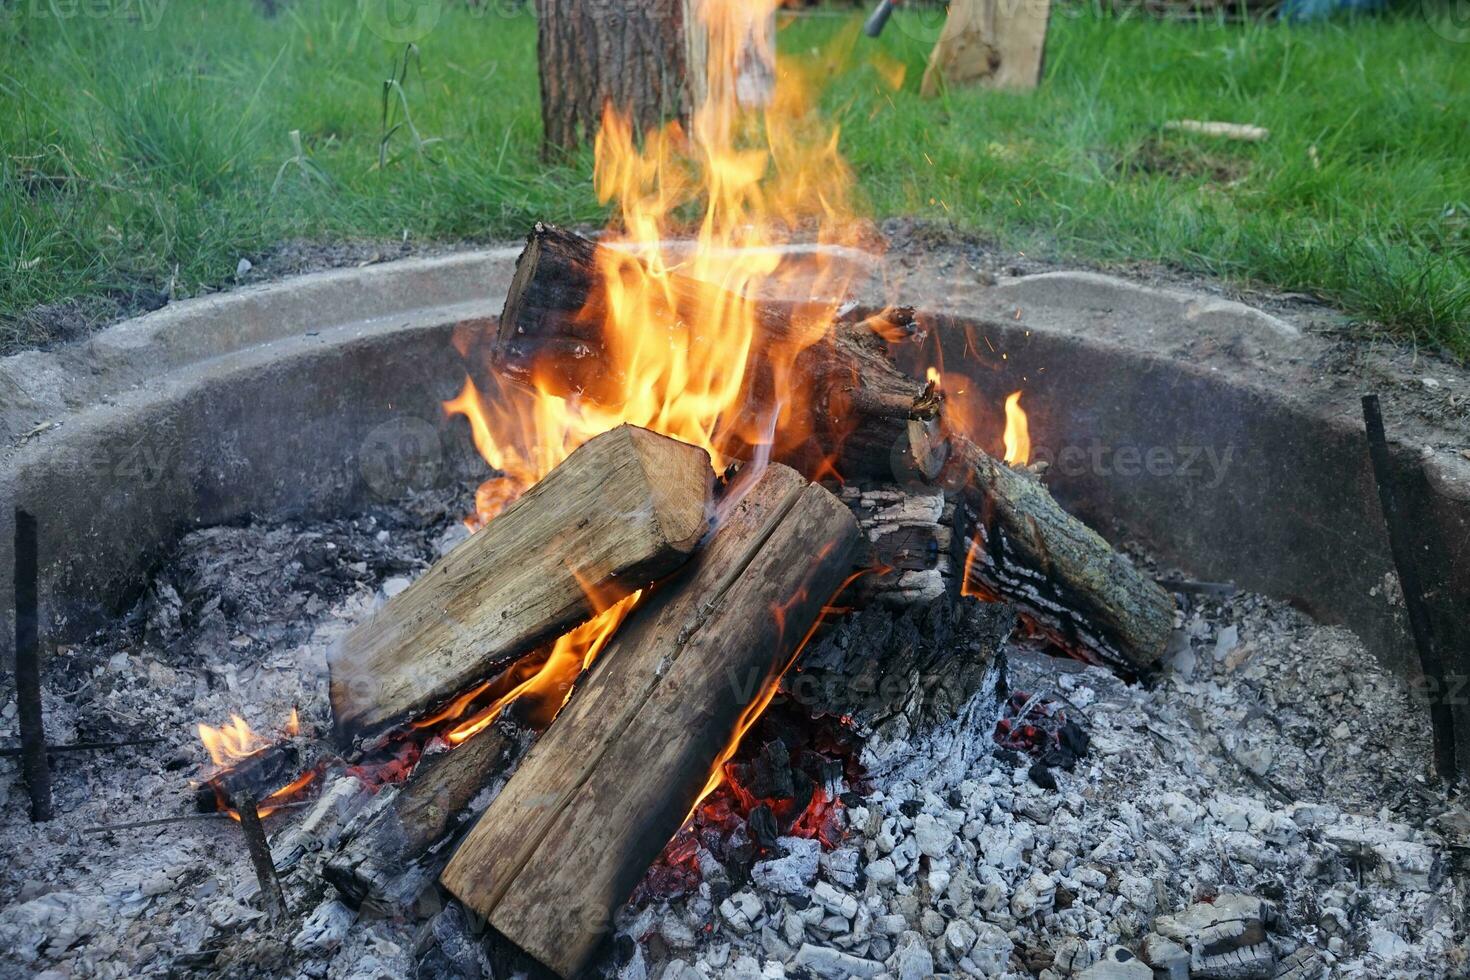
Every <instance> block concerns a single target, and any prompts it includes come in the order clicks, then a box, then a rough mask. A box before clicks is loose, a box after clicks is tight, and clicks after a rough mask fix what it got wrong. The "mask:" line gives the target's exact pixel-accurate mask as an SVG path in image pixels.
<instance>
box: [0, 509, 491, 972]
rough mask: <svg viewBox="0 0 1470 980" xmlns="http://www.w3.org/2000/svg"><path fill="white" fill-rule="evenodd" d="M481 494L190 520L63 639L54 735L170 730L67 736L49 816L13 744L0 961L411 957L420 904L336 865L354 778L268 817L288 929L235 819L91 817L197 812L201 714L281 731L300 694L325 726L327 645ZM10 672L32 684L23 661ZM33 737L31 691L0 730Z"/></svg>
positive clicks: (55, 766)
mask: <svg viewBox="0 0 1470 980" xmlns="http://www.w3.org/2000/svg"><path fill="white" fill-rule="evenodd" d="M467 508H468V504H467V503H466V502H465V501H464V500H463V499H459V495H454V496H453V497H451V496H450V495H447V494H446V495H443V496H442V497H441V496H432V497H429V496H426V497H423V498H420V499H416V500H413V501H410V502H408V503H406V504H404V505H402V506H394V507H383V508H380V509H377V510H375V511H372V512H370V513H367V514H363V515H359V516H357V517H355V518H349V519H343V520H335V521H326V522H320V523H302V522H287V523H281V524H254V525H246V526H241V527H216V528H207V529H203V530H200V531H195V532H192V533H190V534H188V535H186V536H185V537H184V539H183V540H182V541H181V543H180V544H179V545H178V547H177V548H176V549H175V553H174V554H173V555H172V556H171V557H170V558H169V559H168V560H167V561H165V562H164V563H163V565H162V567H161V569H160V571H159V573H158V574H157V575H156V576H155V577H154V580H153V582H152V583H151V585H150V587H149V589H148V590H147V593H146V594H145V595H144V597H143V598H142V599H140V600H139V602H138V603H137V605H136V606H135V607H134V608H133V609H132V610H131V612H130V613H129V614H128V615H127V616H125V617H124V618H123V619H122V620H121V621H120V622H119V624H118V625H117V626H116V627H115V628H114V629H112V630H109V631H106V632H104V633H102V634H99V635H98V636H96V637H94V638H93V639H92V640H90V641H89V642H87V643H83V644H78V645H76V646H72V647H66V648H62V649H59V650H56V651H54V652H53V654H52V656H51V658H50V660H49V662H48V663H47V665H46V668H45V676H44V687H43V702H44V706H45V709H46V728H47V739H48V741H50V742H53V743H64V742H70V741H105V740H113V739H123V738H137V737H145V736H161V737H162V738H163V739H164V741H162V742H160V743H158V744H156V745H143V746H138V747H133V748H124V749H117V750H113V751H108V752H93V753H85V754H83V753H73V754H65V755H56V756H53V762H52V779H53V783H54V798H55V801H56V811H57V814H58V815H57V817H56V819H54V820H52V821H51V822H49V823H45V824H32V823H30V821H29V819H28V818H27V815H26V814H27V803H26V792H25V787H24V785H23V784H22V783H21V780H20V774H19V765H18V763H17V760H15V759H13V758H0V850H3V852H4V853H5V855H6V860H5V861H4V864H3V868H0V903H3V904H0V977H10V976H31V975H37V974H45V973H46V971H51V973H50V975H51V976H55V977H63V976H71V977H133V976H142V975H155V974H156V975H163V974H166V973H169V972H171V971H172V972H173V973H177V974H180V975H203V976H242V975H251V974H255V975H261V976H267V975H268V976H301V977H328V976H332V977H338V976H341V977H348V976H361V977H377V976H383V975H403V974H404V972H405V971H406V972H407V973H412V968H413V965H414V963H415V962H416V960H418V959H421V958H422V953H421V952H420V951H416V949H415V945H414V924H413V923H389V922H367V923H364V922H363V921H361V920H356V921H350V922H349V921H347V915H346V912H347V911H350V910H345V911H344V908H343V907H340V906H339V905H336V904H333V901H332V900H333V898H334V896H333V894H332V892H331V890H330V889H329V888H327V887H326V886H325V885H324V883H323V882H322V879H321V876H320V870H319V863H320V860H321V855H322V851H323V848H324V847H326V846H328V845H329V844H330V842H331V841H332V839H333V838H332V835H333V833H334V832H335V831H336V830H337V829H340V827H339V826H338V824H337V822H336V821H338V820H340V818H341V817H342V816H343V815H345V813H347V812H348V811H349V810H351V809H352V808H353V805H352V801H353V799H354V798H355V797H356V796H357V792H358V789H357V787H356V786H355V785H354V784H355V783H356V780H354V779H352V778H350V777H347V778H343V779H339V780H337V781H335V782H333V783H331V784H330V785H329V786H328V787H326V788H325V789H324V790H323V795H322V796H321V797H319V798H318V799H317V800H315V801H313V804H312V805H310V806H305V807H302V808H301V809H299V810H294V811H287V812H285V813H283V814H279V815H276V816H272V817H269V818H267V821H266V829H267V832H268V833H269V834H270V835H271V837H272V847H273V852H274V855H275V857H276V859H277V861H278V863H279V864H280V866H281V867H282V868H283V884H284V887H285V892H286V898H287V902H288V905H289V906H290V911H291V913H292V914H291V916H290V918H289V921H287V922H286V923H283V924H282V925H281V926H279V927H276V928H274V929H272V928H270V927H269V925H268V923H266V922H265V919H264V916H263V914H262V912H261V909H260V899H259V896H258V894H257V893H258V887H257V885H256V881H255V877H254V873H253V871H252V869H251V865H250V862H249V859H248V856H247V854H246V851H245V847H244V842H243V840H242V838H241V836H240V832H239V830H238V828H237V826H236V825H235V823H234V822H233V821H231V820H228V819H223V818H220V819H197V820H190V821H185V822H177V823H167V824H163V825H160V826H151V827H137V828H132V829H125V830H118V831H113V832H108V833H88V832H86V831H88V830H90V829H92V828H96V827H99V826H101V825H104V824H123V823H132V822H136V821H144V820H150V819H156V818H159V817H170V816H178V815H184V814H189V813H191V811H192V810H193V791H192V788H191V785H190V783H191V780H193V779H194V778H196V777H197V776H198V775H199V774H200V773H201V772H202V771H203V770H204V769H205V768H206V766H207V765H208V762H209V759H208V756H207V754H206V753H205V751H204V748H203V746H202V745H201V744H200V742H199V737H198V735H197V734H196V732H195V725H196V724H197V723H198V722H201V721H203V722H208V723H210V724H215V725H218V724H221V723H223V722H226V721H228V720H229V717H230V715H231V714H232V713H236V712H238V713H240V714H241V715H243V716H244V717H245V719H246V720H247V721H248V722H250V724H251V725H252V726H253V727H254V728H255V730H256V731H257V732H259V733H261V734H262V735H264V736H266V737H270V736H272V735H273V734H274V733H275V732H276V731H277V730H278V728H279V727H280V726H281V725H282V724H283V723H284V722H285V720H286V719H287V717H288V715H289V713H290V711H291V709H292V708H293V707H297V708H299V709H300V713H301V719H302V724H303V727H304V728H305V729H306V730H308V731H311V730H313V729H317V730H322V726H325V725H327V724H329V709H328V704H327V699H326V688H325V673H324V668H325V655H326V651H327V650H328V649H329V648H330V646H331V644H332V643H333V641H334V640H335V639H336V638H337V637H338V636H340V635H341V634H342V633H343V632H345V631H346V629H348V628H349V627H350V626H351V625H352V624H353V623H355V622H357V621H358V620H359V619H361V618H362V617H364V616H366V615H367V614H368V613H369V612H370V611H372V610H373V609H374V608H376V607H377V606H378V605H379V604H381V603H382V602H383V601H385V595H384V589H383V586H384V585H386V584H388V583H390V582H391V581H392V579H393V578H394V577H403V578H407V577H411V576H413V575H416V574H417V573H418V572H420V571H421V570H422V569H424V568H426V567H428V564H429V563H430V562H431V561H432V560H433V559H434V558H436V557H437V556H438V554H439V552H440V549H441V544H446V545H447V544H448V543H450V542H452V541H453V540H457V539H461V538H462V537H463V535H462V534H461V533H460V531H458V530H457V529H458V528H460V527H462V525H459V524H458V520H457V517H458V515H459V514H462V513H465V512H467ZM0 690H4V691H7V692H8V691H11V690H13V687H12V686H11V684H10V682H9V679H8V678H7V679H6V680H5V681H4V683H3V684H0ZM17 738H18V730H17V723H16V706H15V703H14V701H8V702H4V703H0V741H3V742H5V743H7V744H14V742H15V740H16V739H17ZM405 964H406V966H405ZM379 967H381V970H380V969H379ZM400 968H402V969H400ZM384 970H386V971H389V972H388V973H384V972H382V971H384Z"/></svg>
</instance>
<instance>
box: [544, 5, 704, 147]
mask: <svg viewBox="0 0 1470 980" xmlns="http://www.w3.org/2000/svg"><path fill="white" fill-rule="evenodd" d="M687 3H688V0H536V28H537V29H536V39H537V55H538V62H539V66H540V73H541V121H542V126H543V140H544V141H543V144H542V146H543V152H544V155H546V156H548V157H550V156H554V155H556V154H558V153H560V152H565V151H570V150H575V149H576V148H577V147H579V146H581V145H582V144H583V143H584V142H587V143H590V142H591V141H592V137H593V136H594V135H596V133H597V129H598V126H599V124H600V122H601V119H602V110H603V105H604V104H608V105H611V106H612V107H613V108H614V109H616V110H617V111H619V112H622V113H625V114H627V115H628V116H629V118H630V119H631V120H632V123H633V126H634V131H635V132H638V133H642V132H644V131H646V130H648V129H649V128H652V127H656V126H658V125H660V124H661V123H662V122H663V121H664V120H666V119H674V118H679V117H681V116H683V115H684V114H686V113H687V112H688V111H689V107H690V104H691V102H690V96H689V93H688V91H687V88H688V85H687V77H686V76H687V70H688V69H687V66H688V60H687V57H688V46H689V40H688V37H687V36H686V18H685V6H686V4H687Z"/></svg>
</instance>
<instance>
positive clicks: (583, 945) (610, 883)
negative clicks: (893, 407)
mask: <svg viewBox="0 0 1470 980" xmlns="http://www.w3.org/2000/svg"><path fill="white" fill-rule="evenodd" d="M729 493H730V494H732V495H738V496H733V497H732V498H731V500H730V503H733V506H730V505H729V503H727V507H728V513H727V514H726V516H725V519H724V521H723V523H722V524H721V525H720V527H719V528H718V530H717V531H716V532H715V534H714V535H713V537H712V538H711V540H710V541H709V542H708V543H707V544H706V545H705V547H704V548H703V549H702V550H701V552H700V553H699V554H698V555H697V556H696V557H695V558H694V560H693V561H692V562H691V563H690V567H689V568H688V569H686V570H685V572H684V573H682V574H680V575H679V576H678V577H676V578H674V579H672V580H670V581H668V582H666V583H664V584H663V585H661V586H660V587H659V588H657V589H656V590H655V591H654V593H653V595H652V597H651V598H650V599H649V600H648V601H647V602H646V603H645V604H644V605H643V606H642V607H641V608H639V609H638V610H636V611H635V612H634V613H633V614H632V615H631V616H630V617H629V619H628V621H627V622H626V623H625V624H624V625H623V628H622V630H621V631H620V632H619V633H618V634H617V636H616V637H615V638H614V639H613V640H612V642H611V644H610V645H609V646H608V648H607V650H606V651H604V652H603V654H602V655H601V657H600V658H599V659H598V661H597V663H596V664H595V665H594V666H593V668H592V670H591V672H590V674H589V675H588V677H587V678H586V680H585V682H584V684H583V685H582V688H581V690H579V692H578V694H577V696H576V697H575V698H573V699H572V700H571V701H570V702H569V703H568V705H567V707H566V708H565V709H564V710H563V712H562V714H561V715H560V716H559V717H558V718H557V720H556V722H555V723H554V724H553V725H552V726H551V728H550V729H548V730H547V732H546V733H545V734H544V735H543V736H542V737H541V740H540V741H539V742H537V744H536V745H535V747H534V748H533V749H532V750H531V751H530V752H529V753H528V754H527V756H526V759H525V761H524V762H523V763H522V765H521V766H520V768H519V769H518V770H517V772H516V774H515V775H514V776H513V777H512V778H511V779H510V781H509V782H508V783H507V784H506V787H505V789H504V790H503V791H502V792H501V794H500V795H499V796H498V797H497V798H496V800H495V802H494V803H492V804H491V805H490V808H489V809H488V810H487V811H486V812H485V815H484V816H483V817H481V818H480V821H479V823H478V824H476V826H475V828H474V830H473V831H471V833H470V835H469V837H468V838H466V840H465V842H464V844H463V845H462V846H461V847H460V848H459V850H458V852H457V853H456V854H455V855H454V857H453V858H452V859H451V860H450V862H449V865H448V867H447V868H446V869H445V871H444V874H443V875H442V876H441V881H442V882H443V883H444V885H445V886H446V887H447V888H448V889H449V890H450V891H451V892H453V893H454V894H455V895H456V896H458V897H459V898H460V900H461V901H463V902H464V903H465V904H466V905H468V906H469V907H471V908H472V909H474V910H475V911H476V912H478V913H479V914H481V915H483V916H484V917H485V918H486V919H488V920H489V922H490V924H491V925H493V926H494V927H495V928H496V929H498V930H499V931H500V932H501V933H502V934H503V935H504V936H505V937H506V938H508V939H510V940H511V941H512V942H514V943H515V944H516V945H518V946H519V947H521V948H522V949H524V950H525V951H526V952H528V953H530V954H531V955H532V956H534V957H536V958H537V959H538V960H540V961H541V962H542V963H544V964H546V965H547V966H549V967H550V968H552V969H553V970H556V971H557V972H558V973H560V974H562V975H563V976H570V975H572V974H573V973H575V972H577V970H579V969H580V968H581V967H582V966H584V965H585V964H586V962H587V961H588V959H589V958H590V957H591V955H592V954H593V952H594V950H595V949H596V947H597V945H598V943H599V942H600V941H601V940H602V938H603V936H604V935H605V933H606V931H607V929H608V927H609V924H610V920H611V917H612V914H613V912H614V911H615V910H616V909H617V908H618V907H619V906H621V905H622V903H623V902H624V901H625V900H626V899H627V898H628V895H629V894H630V893H631V892H632V890H633V888H634V887H635V886H636V885H637V883H638V881H639V879H640V878H641V877H642V875H643V873H644V871H645V870H646V869H647V868H648V866H649V864H650V863H651V862H652V861H653V860H654V858H655V857H657V855H658V854H659V851H660V850H661V849H662V848H663V846H664V844H665V843H666V842H667V841H668V839H669V838H670V837H671V836H672V835H673V833H674V832H675V831H676V830H677V829H678V828H679V826H680V824H681V823H682V822H683V821H684V819H685V817H686V816H687V815H688V814H689V812H690V811H691V809H692V808H693V807H694V805H695V803H696V802H697V800H698V798H699V797H700V795H701V791H702V790H703V789H705V787H706V786H707V784H708V783H709V781H710V778H711V775H712V773H713V772H715V770H716V765H717V763H718V761H719V757H720V753H721V751H722V750H723V749H726V748H727V747H728V746H730V745H731V743H732V741H733V740H734V739H735V737H736V736H737V735H738V732H739V730H740V729H741V727H742V725H743V724H746V723H748V720H749V717H753V716H754V715H755V714H757V713H758V712H759V709H760V707H761V706H763V704H764V701H765V699H766V698H767V697H768V696H769V695H770V693H771V692H772V691H773V690H774V684H775V681H776V678H777V677H778V676H779V674H780V672H781V671H782V670H783V669H784V667H785V666H786V665H787V663H788V662H789V660H790V658H791V657H792V655H793V654H794V652H795V651H796V650H797V649H798V648H799V647H800V645H801V643H802V641H803V640H804V638H805V637H806V635H807V634H808V632H809V631H810V629H811V628H812V626H813V624H814V623H815V622H816V621H817V618H818V616H819V615H820V614H821V610H822V607H823V605H824V603H826V602H827V601H828V600H829V599H830V597H831V596H832V594H833V591H834V590H835V589H836V588H837V587H838V585H839V584H840V582H841V580H842V578H843V576H844V575H845V574H846V573H847V570H848V568H849V563H850V558H851V555H850V553H851V549H852V547H853V545H854V543H855V540H856V538H857V533H858V532H857V525H856V523H855V522H854V520H853V518H852V515H851V514H850V513H849V512H848V510H847V508H846V507H844V506H843V505H842V504H841V502H839V501H838V500H837V499H836V498H835V497H833V496H832V495H831V494H829V493H828V492H827V491H825V490H823V489H822V488H821V487H818V486H816V485H813V484H809V483H807V482H806V481H805V480H804V479H802V478H801V476H800V475H798V474H797V473H795V472H794V471H792V470H791V469H789V468H787V467H785V466H780V465H772V466H771V467H769V468H768V469H766V470H765V472H764V473H763V474H761V475H760V477H759V478H758V479H756V480H755V481H754V482H753V483H752V481H750V480H745V481H741V482H740V483H737V485H736V486H734V487H732V488H731V490H730V491H729Z"/></svg>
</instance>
